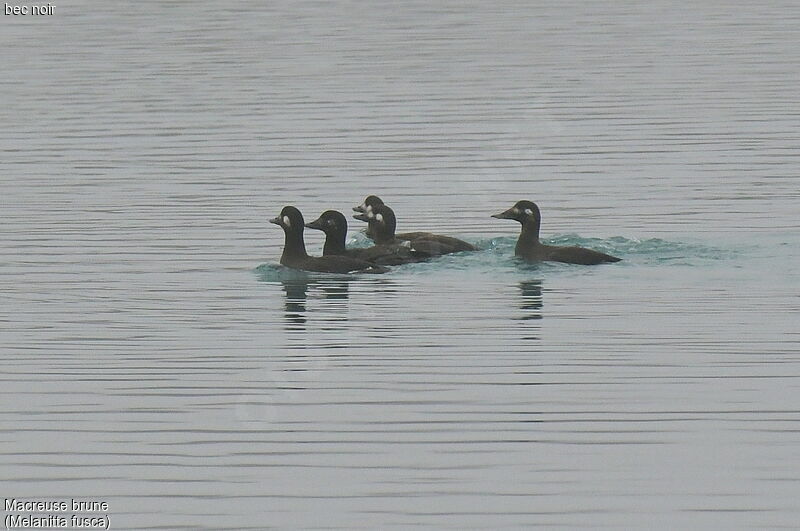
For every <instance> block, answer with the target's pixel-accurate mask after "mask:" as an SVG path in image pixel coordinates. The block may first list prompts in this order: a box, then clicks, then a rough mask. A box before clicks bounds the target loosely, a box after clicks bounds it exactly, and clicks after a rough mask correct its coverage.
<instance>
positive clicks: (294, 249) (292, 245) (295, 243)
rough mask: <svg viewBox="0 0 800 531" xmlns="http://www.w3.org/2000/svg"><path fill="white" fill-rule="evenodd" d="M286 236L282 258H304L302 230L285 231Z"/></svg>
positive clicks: (304, 248)
mask: <svg viewBox="0 0 800 531" xmlns="http://www.w3.org/2000/svg"><path fill="white" fill-rule="evenodd" d="M284 234H285V236H286V238H285V240H284V245H283V257H284V258H306V257H307V256H308V253H307V252H306V244H305V242H304V241H303V230H302V229H300V230H285V231H284Z"/></svg>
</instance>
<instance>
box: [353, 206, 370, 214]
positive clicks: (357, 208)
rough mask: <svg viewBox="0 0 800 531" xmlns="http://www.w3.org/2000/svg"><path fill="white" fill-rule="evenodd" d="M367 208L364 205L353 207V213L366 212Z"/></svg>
mask: <svg viewBox="0 0 800 531" xmlns="http://www.w3.org/2000/svg"><path fill="white" fill-rule="evenodd" d="M366 210H367V208H366V207H365V206H364V205H358V206H354V207H353V212H366Z"/></svg>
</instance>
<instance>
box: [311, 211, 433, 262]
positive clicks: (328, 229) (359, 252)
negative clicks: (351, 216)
mask: <svg viewBox="0 0 800 531" xmlns="http://www.w3.org/2000/svg"><path fill="white" fill-rule="evenodd" d="M305 226H306V227H308V228H309V229H316V230H321V231H322V232H324V233H325V246H324V247H323V248H322V255H323V256H349V257H352V258H357V259H359V260H366V261H368V262H371V263H373V264H379V265H401V264H407V263H411V262H419V261H422V260H424V259H425V258H426V256H424V255H420V254H419V253H414V251H413V250H412V249H410V248H409V247H408V246H406V245H402V244H400V243H399V242H391V243H383V244H378V245H374V246H372V247H365V248H355V249H348V248H347V247H346V246H345V239H346V237H347V218H345V217H344V214H342V213H341V212H339V211H337V210H326V211H325V212H323V213H322V214H321V215H320V217H319V218H317V219H315V220H314V221H312V222H310V223H306V224H305Z"/></svg>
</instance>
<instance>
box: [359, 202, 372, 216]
mask: <svg viewBox="0 0 800 531" xmlns="http://www.w3.org/2000/svg"><path fill="white" fill-rule="evenodd" d="M361 208H363V209H364V210H366V211H367V214H369V213H370V212H372V205H368V204H366V203H364V204H363V205H361Z"/></svg>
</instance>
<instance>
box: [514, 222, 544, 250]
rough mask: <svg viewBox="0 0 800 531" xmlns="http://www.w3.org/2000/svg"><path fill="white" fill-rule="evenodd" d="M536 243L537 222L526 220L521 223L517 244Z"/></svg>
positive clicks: (537, 241)
mask: <svg viewBox="0 0 800 531" xmlns="http://www.w3.org/2000/svg"><path fill="white" fill-rule="evenodd" d="M523 243H524V244H526V245H536V244H538V243H539V224H538V223H534V222H527V223H523V224H522V232H521V233H520V235H519V240H518V241H517V245H519V244H523Z"/></svg>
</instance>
